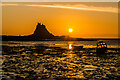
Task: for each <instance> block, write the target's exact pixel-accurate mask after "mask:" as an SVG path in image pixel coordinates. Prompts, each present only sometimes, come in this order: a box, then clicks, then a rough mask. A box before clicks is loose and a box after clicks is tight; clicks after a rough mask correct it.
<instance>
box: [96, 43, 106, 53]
mask: <svg viewBox="0 0 120 80" xmlns="http://www.w3.org/2000/svg"><path fill="white" fill-rule="evenodd" d="M106 52H107V44H106V43H105V42H103V41H99V42H98V43H97V47H96V53H97V54H104V53H106Z"/></svg>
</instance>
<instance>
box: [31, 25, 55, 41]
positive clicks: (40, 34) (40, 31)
mask: <svg viewBox="0 0 120 80" xmlns="http://www.w3.org/2000/svg"><path fill="white" fill-rule="evenodd" d="M30 36H31V37H32V38H34V39H35V40H41V39H54V35H53V34H51V33H50V32H48V30H47V29H46V26H45V25H43V24H42V25H41V24H40V23H38V24H37V26H36V29H35V31H34V33H33V34H32V35H30Z"/></svg>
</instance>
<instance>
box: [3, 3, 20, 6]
mask: <svg viewBox="0 0 120 80" xmlns="http://www.w3.org/2000/svg"><path fill="white" fill-rule="evenodd" d="M1 5H2V6H19V4H11V3H10V4H8V3H5V4H4V3H2V4H1Z"/></svg>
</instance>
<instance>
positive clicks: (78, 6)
mask: <svg viewBox="0 0 120 80" xmlns="http://www.w3.org/2000/svg"><path fill="white" fill-rule="evenodd" d="M2 6H30V7H48V8H61V9H73V10H83V11H97V12H111V13H118V8H117V7H97V6H88V5H85V4H76V5H72V4H24V3H23V4H15V3H13V4H8V3H3V4H2Z"/></svg>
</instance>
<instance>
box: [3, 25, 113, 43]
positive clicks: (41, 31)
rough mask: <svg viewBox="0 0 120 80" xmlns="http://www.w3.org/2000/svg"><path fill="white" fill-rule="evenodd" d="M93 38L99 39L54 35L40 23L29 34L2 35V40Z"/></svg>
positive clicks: (78, 39)
mask: <svg viewBox="0 0 120 80" xmlns="http://www.w3.org/2000/svg"><path fill="white" fill-rule="evenodd" d="M95 40H100V39H83V38H71V37H69V36H54V35H53V34H52V33H50V32H49V31H48V30H47V29H46V26H45V25H43V24H41V23H38V24H37V26H36V29H35V31H34V33H33V34H31V35H27V36H6V35H2V41H95ZM102 40H103V39H102ZM104 40H106V39H104ZM107 40H108V39H107ZM112 40H114V39H112Z"/></svg>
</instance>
